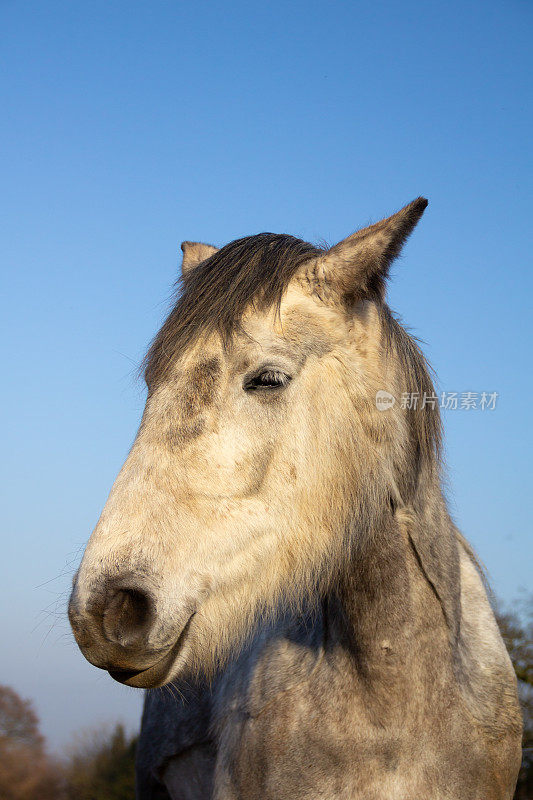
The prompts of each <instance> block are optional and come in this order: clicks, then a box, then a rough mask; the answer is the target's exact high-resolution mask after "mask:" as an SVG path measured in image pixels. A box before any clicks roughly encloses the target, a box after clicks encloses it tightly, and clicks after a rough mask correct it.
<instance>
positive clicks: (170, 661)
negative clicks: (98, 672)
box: [108, 614, 194, 689]
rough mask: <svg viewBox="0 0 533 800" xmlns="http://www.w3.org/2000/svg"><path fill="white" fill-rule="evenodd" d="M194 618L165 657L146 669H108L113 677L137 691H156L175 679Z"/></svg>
mask: <svg viewBox="0 0 533 800" xmlns="http://www.w3.org/2000/svg"><path fill="white" fill-rule="evenodd" d="M193 617H194V614H192V615H191V616H190V617H189V620H188V621H187V624H186V625H185V627H184V628H183V630H182V632H181V633H180V635H179V637H178V639H177V640H176V642H175V643H174V644H173V645H172V647H170V649H169V650H168V651H167V652H166V653H165V655H164V656H163V657H162V658H160V659H159V660H158V661H156V662H155V663H154V664H152V665H151V666H149V667H145V668H144V669H139V670H135V669H108V672H109V674H110V675H111V677H112V678H113V679H114V680H115V681H118V683H122V684H124V685H125V686H132V687H134V688H135V689H156V688H157V687H158V686H164V685H165V683H169V681H170V680H171V679H172V677H173V674H172V673H173V672H174V670H173V667H174V665H175V663H176V661H177V660H178V658H179V657H180V656H182V655H183V649H184V645H185V641H186V639H187V633H188V631H189V627H190V624H191V620H192V618H193Z"/></svg>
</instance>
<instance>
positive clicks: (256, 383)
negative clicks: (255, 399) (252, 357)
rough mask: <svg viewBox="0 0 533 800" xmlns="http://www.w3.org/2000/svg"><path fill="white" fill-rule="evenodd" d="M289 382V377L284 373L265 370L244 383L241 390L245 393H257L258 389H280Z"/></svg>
mask: <svg viewBox="0 0 533 800" xmlns="http://www.w3.org/2000/svg"><path fill="white" fill-rule="evenodd" d="M290 380H291V377H290V375H287V374H286V373H285V372H280V371H279V370H275V369H265V370H263V371H262V372H260V373H258V374H257V375H254V376H253V377H251V378H249V379H248V380H247V381H245V383H244V387H243V388H244V390H245V391H246V392H253V391H257V390H258V389H267V390H268V389H282V388H284V387H285V386H287V385H288V384H289V383H290Z"/></svg>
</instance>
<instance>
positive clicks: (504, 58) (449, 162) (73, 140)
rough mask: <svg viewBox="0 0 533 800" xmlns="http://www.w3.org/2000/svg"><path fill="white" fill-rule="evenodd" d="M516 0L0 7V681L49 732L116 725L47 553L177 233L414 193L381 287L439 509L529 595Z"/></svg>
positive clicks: (522, 8)
mask: <svg viewBox="0 0 533 800" xmlns="http://www.w3.org/2000/svg"><path fill="white" fill-rule="evenodd" d="M532 23H533V6H532V5H531V3H530V2H525V1H521V0H505V2H494V1H492V0H486V1H485V2H469V0H461V2H458V1H457V0H450V2H447V3H422V2H411V1H410V0H407V1H406V2H402V3H401V4H400V3H397V2H393V1H392V0H387V1H385V2H374V3H361V2H353V1H352V2H327V3H326V2H314V1H313V0H306V2H305V3H304V2H290V3H281V2H278V0H274V1H273V2H270V3H268V4H266V3H261V4H259V3H257V4H256V3H249V2H247V3H244V2H235V3H229V4H223V3H221V2H217V1H215V2H210V3H206V2H202V1H200V2H196V3H180V2H161V1H160V0H154V1H153V2H150V3H146V2H145V3H140V2H131V1H130V2H127V3H126V2H117V1H113V0H108V1H107V2H102V0H94V2H91V3H72V2H56V1H55V0H48V2H31V0H30V1H29V2H26V3H21V2H14V1H13V0H12V1H11V2H10V1H9V0H6V1H5V2H3V3H1V4H0V37H1V52H2V70H1V77H0V102H1V107H2V117H3V123H2V126H1V131H0V148H1V153H2V159H1V179H2V187H3V191H2V206H3V208H2V215H1V221H0V224H1V226H2V251H3V257H2V268H3V270H4V271H5V278H4V282H3V285H4V292H3V299H2V313H1V319H2V323H3V324H4V326H5V331H4V333H3V335H2V337H1V345H2V350H3V352H2V365H3V377H4V390H3V393H2V418H3V433H4V441H5V444H4V457H3V459H2V465H1V467H2V471H3V475H2V487H3V489H4V492H5V496H4V500H3V504H2V506H3V514H2V522H1V527H0V539H1V549H2V559H1V565H2V567H1V570H2V580H1V582H0V604H1V608H2V610H3V613H2V620H3V621H2V622H1V623H0V626H1V627H0V633H1V637H2V648H1V652H0V682H3V683H8V684H11V685H13V686H14V687H15V688H17V689H18V690H19V691H20V692H22V693H23V694H24V695H26V696H30V697H32V698H34V700H35V702H36V706H37V710H38V712H39V714H40V716H41V718H42V722H43V728H44V731H45V733H46V734H47V736H48V737H49V739H50V742H51V744H52V746H53V747H60V746H62V745H63V744H65V743H66V742H68V741H70V739H71V736H72V733H73V732H74V731H76V730H78V729H79V728H80V727H83V726H87V725H97V724H100V723H101V722H103V721H106V720H108V721H113V720H114V719H118V718H121V719H123V720H125V721H126V722H128V723H129V724H130V725H132V726H133V725H135V724H136V721H137V719H138V712H139V707H140V696H139V695H138V694H137V693H136V692H134V691H133V690H128V689H126V688H124V687H121V686H119V685H118V684H115V683H113V682H112V680H111V679H110V678H109V677H108V676H107V675H105V674H104V673H102V672H100V671H98V670H95V669H94V668H93V667H90V666H89V665H88V664H87V663H85V662H84V660H83V658H82V656H81V654H79V652H78V651H77V649H76V648H75V646H74V644H73V641H72V637H71V636H70V634H69V629H68V625H67V623H66V619H65V600H66V596H67V593H68V586H69V581H70V578H71V575H72V572H73V569H74V568H75V566H76V565H77V563H78V560H79V556H80V553H81V549H82V547H83V544H84V542H85V541H86V539H87V537H88V536H89V534H90V531H91V529H92V527H93V525H94V524H95V522H96V520H97V518H98V515H99V511H100V509H101V507H102V505H103V503H104V501H105V498H106V495H107V492H108V490H109V488H110V486H111V484H112V482H113V478H114V476H115V474H116V472H117V470H118V469H119V467H120V465H121V462H122V460H123V458H124V456H125V454H126V453H127V451H128V448H129V446H130V444H131V441H132V439H133V436H134V434H135V430H136V425H137V422H138V420H139V415H140V413H141V410H142V406H143V397H144V392H143V387H142V385H140V384H139V383H137V382H136V381H135V369H136V366H137V364H138V362H139V360H140V358H141V357H142V354H143V350H144V348H145V346H146V344H147V343H148V341H149V339H150V338H151V336H152V335H153V334H154V333H155V331H156V329H157V327H158V325H159V324H160V322H161V320H162V318H163V316H164V313H165V310H166V308H167V307H168V298H169V296H170V288H171V285H172V283H173V281H174V279H175V277H176V274H177V264H178V252H179V243H180V241H181V240H183V239H192V240H194V239H199V240H204V241H209V242H212V243H215V244H223V243H225V242H227V241H229V240H231V239H234V238H236V237H238V236H242V235H246V234H250V233H256V232H258V231H262V230H271V231H277V232H288V233H292V234H295V235H298V236H302V237H303V238H305V239H308V240H311V241H320V240H323V239H325V240H327V241H329V242H335V241H337V240H339V239H341V238H342V237H344V236H346V235H348V234H349V233H351V232H352V231H353V230H355V229H356V228H357V227H360V226H362V225H364V224H367V223H368V222H369V221H375V220H377V219H379V218H381V217H382V216H385V215H386V214H389V213H391V212H392V211H394V210H396V209H397V208H399V207H400V206H402V205H403V204H405V203H406V202H408V201H409V200H411V199H412V198H414V197H416V196H417V195H419V194H425V195H426V196H427V197H429V199H430V206H429V208H428V210H427V212H426V214H425V216H424V218H423V220H422V222H421V223H420V225H419V227H418V229H417V231H416V232H415V234H414V235H413V237H412V239H411V241H410V242H409V244H408V246H407V247H406V249H405V251H404V257H403V258H402V259H401V260H400V261H399V262H397V264H396V266H395V268H394V272H393V281H392V284H391V287H390V294H389V297H390V303H391V305H392V307H393V308H394V309H396V310H397V311H398V312H400V314H401V315H402V317H403V319H404V320H405V322H406V323H407V324H408V325H409V326H410V327H411V329H412V330H413V331H414V332H415V333H416V334H417V335H418V336H420V337H421V338H422V339H423V340H424V341H425V342H426V345H425V351H426V353H427V354H428V356H429V358H430V360H431V362H432V363H433V365H434V367H435V369H436V371H437V374H438V378H439V387H440V389H441V390H444V391H459V392H463V391H474V392H481V391H484V390H487V391H496V392H498V393H499V398H498V402H497V406H496V409H495V410H493V411H484V412H481V411H479V410H477V411H470V412H467V411H460V410H457V411H449V412H446V413H445V428H446V444H447V448H446V452H447V463H448V479H447V486H448V495H449V498H450V504H451V508H452V512H453V514H454V516H455V518H456V520H457V521H458V523H459V525H460V526H461V528H462V530H463V531H464V533H465V534H466V535H467V537H468V538H470V540H471V541H472V542H473V544H474V546H475V547H476V549H477V551H478V552H479V554H480V556H481V558H482V560H483V561H484V562H485V564H486V565H487V567H488V570H489V573H490V576H491V578H492V584H493V587H494V589H495V591H496V593H497V594H498V595H499V596H501V597H502V598H503V599H504V600H506V601H511V600H512V599H513V598H515V597H516V596H517V595H518V594H519V592H520V590H521V589H525V590H527V591H530V590H531V588H532V586H531V579H530V572H531V521H530V517H531V514H530V510H529V507H528V505H529V504H528V503H527V502H526V501H527V498H528V497H529V495H530V493H531V477H532V476H531V452H532V444H533V443H532V441H531V412H532V408H533V385H532V379H531V359H530V348H531V292H532V289H533V286H532V283H533V280H532V272H531V255H530V247H531V244H530V240H531V233H530V232H531V213H532V203H531V197H532V190H533V186H532V162H531V131H532V129H533V113H532V103H531V101H532V97H531V95H532V86H533V80H532V78H533V76H532V59H531V38H532V33H533V30H532V27H533V25H532Z"/></svg>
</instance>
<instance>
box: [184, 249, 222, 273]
mask: <svg viewBox="0 0 533 800" xmlns="http://www.w3.org/2000/svg"><path fill="white" fill-rule="evenodd" d="M181 249H182V252H183V261H182V262H181V274H182V275H186V274H187V272H188V271H189V270H190V269H192V268H193V267H196V266H198V264H201V262H202V261H205V260H206V259H207V258H209V257H210V256H214V255H215V253H217V252H218V249H217V248H216V247H213V246H212V245H210V244H202V242H182V243H181Z"/></svg>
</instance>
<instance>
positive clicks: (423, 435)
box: [380, 303, 442, 463]
mask: <svg viewBox="0 0 533 800" xmlns="http://www.w3.org/2000/svg"><path fill="white" fill-rule="evenodd" d="M380 316H381V323H382V331H383V337H384V344H385V347H386V348H387V349H388V350H389V351H390V352H392V353H393V354H394V355H395V356H396V358H397V360H398V364H399V366H400V374H401V376H402V380H403V381H404V385H403V387H402V391H403V392H405V393H406V394H408V395H414V396H415V397H416V398H417V403H416V406H415V407H413V408H410V409H408V410H407V411H406V413H407V419H408V420H409V425H410V428H411V441H412V442H413V444H414V445H415V446H416V448H417V450H418V453H417V454H416V455H417V457H418V458H422V459H423V460H424V461H426V463H432V462H433V461H434V460H435V459H437V460H439V459H440V455H441V449H442V421H441V416H440V411H439V400H438V399H435V400H434V401H433V404H432V403H431V401H430V402H429V403H427V402H426V403H425V404H424V397H425V398H426V399H427V400H430V398H436V394H435V387H434V384H433V380H432V372H433V370H432V369H431V366H430V365H429V363H428V361H427V359H426V357H425V356H424V354H423V352H422V350H421V349H420V347H419V346H418V343H417V340H416V339H415V338H414V337H413V336H412V335H411V334H410V333H408V331H406V330H405V328H404V327H403V325H402V324H401V323H400V322H398V320H397V319H396V317H395V316H394V314H393V313H392V311H391V310H390V308H389V307H388V306H387V305H386V304H385V303H384V304H383V305H382V306H381V307H380ZM397 400H400V398H397Z"/></svg>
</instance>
